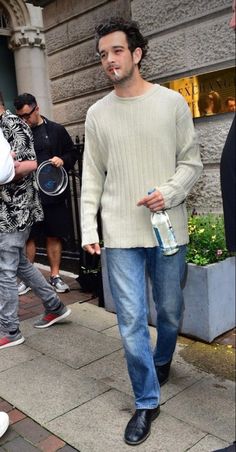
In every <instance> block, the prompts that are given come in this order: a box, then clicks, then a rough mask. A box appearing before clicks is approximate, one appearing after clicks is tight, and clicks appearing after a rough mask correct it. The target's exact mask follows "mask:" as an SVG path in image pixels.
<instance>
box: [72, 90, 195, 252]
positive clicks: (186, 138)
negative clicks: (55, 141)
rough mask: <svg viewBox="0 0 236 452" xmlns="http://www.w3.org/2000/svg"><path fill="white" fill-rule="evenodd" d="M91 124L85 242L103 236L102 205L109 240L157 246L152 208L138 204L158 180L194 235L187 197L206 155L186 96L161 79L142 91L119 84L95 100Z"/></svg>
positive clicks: (182, 226) (180, 226) (184, 238)
mask: <svg viewBox="0 0 236 452" xmlns="http://www.w3.org/2000/svg"><path fill="white" fill-rule="evenodd" d="M85 127H86V134H85V155H84V164H83V180H82V195H81V226H82V245H83V246H84V245H86V244H92V243H96V242H98V234H97V221H96V215H97V211H98V209H99V207H100V206H101V214H102V225H103V239H104V245H105V247H109V248H132V247H153V246H156V245H157V242H156V239H155V236H154V233H153V230H152V226H151V222H150V211H149V210H148V209H147V208H146V207H144V206H141V207H137V205H136V204H137V202H138V201H139V200H140V199H141V198H142V197H143V196H145V195H147V193H148V191H149V190H151V189H153V188H154V187H156V188H158V189H159V190H160V192H161V193H162V195H163V197H164V201H165V207H166V208H167V209H168V213H169V217H170V220H171V222H172V225H173V228H174V231H175V235H176V239H177V242H178V244H179V245H182V244H185V243H187V242H188V232H187V212H186V207H185V199H186V196H187V194H188V193H189V191H190V190H191V188H192V186H193V185H194V183H195V182H196V180H197V179H198V177H199V175H200V174H201V171H202V163H201V160H200V154H199V146H198V144H197V141H196V136H195V132H194V127H193V122H192V117H191V113H190V110H189V107H188V105H187V103H186V102H185V100H184V98H183V97H182V96H181V95H180V94H179V93H177V92H175V91H172V90H170V89H167V88H164V87H162V86H160V85H158V84H155V85H153V87H151V88H150V90H149V91H148V92H147V93H145V94H144V95H141V96H138V97H131V98H122V97H118V96H117V95H116V94H115V92H114V91H112V92H111V93H110V94H108V95H107V96H105V97H104V98H103V99H101V100H99V101H98V102H96V103H95V104H94V105H92V107H90V108H89V110H88V113H87V118H86V125H85Z"/></svg>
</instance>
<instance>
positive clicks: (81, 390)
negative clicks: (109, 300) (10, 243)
mask: <svg viewBox="0 0 236 452" xmlns="http://www.w3.org/2000/svg"><path fill="white" fill-rule="evenodd" d="M65 280H66V282H68V283H69V285H70V287H71V289H72V290H71V292H70V293H68V294H63V295H62V299H63V302H65V303H66V304H67V305H68V304H69V305H70V307H71V309H72V315H71V316H70V317H69V318H68V319H67V320H66V321H65V322H64V323H63V324H57V325H54V326H52V327H51V328H48V329H45V330H38V329H35V328H34V327H33V322H34V320H35V318H37V317H35V316H36V315H37V314H39V313H42V311H43V309H42V305H41V303H40V302H39V300H37V298H36V297H35V296H34V295H33V294H32V293H31V292H30V293H29V294H27V295H25V296H23V297H21V301H20V317H21V320H22V322H21V329H22V332H23V334H24V336H25V339H26V341H25V343H24V344H22V345H20V346H18V347H12V348H9V349H5V350H1V352H0V410H5V411H7V412H8V413H9V415H10V419H11V426H10V428H9V430H8V431H7V433H6V434H5V435H4V436H3V437H2V438H1V439H0V451H8V452H13V451H15V452H31V451H39V450H40V451H44V452H55V451H58V450H60V451H61V452H70V451H74V450H75V451H80V452H123V451H124V452H125V451H126V450H127V451H131V449H132V447H131V446H127V445H126V444H125V443H124V442H123V439H122V437H123V431H124V428H125V426H126V423H127V422H128V420H129V418H130V416H131V413H132V410H133V397H132V390H131V387H130V383H129V379H128V375H127V371H126V365H125V359H124V353H123V349H122V345H121V341H120V337H119V333H118V328H117V321H116V316H115V315H114V314H112V313H109V312H106V311H105V310H104V309H103V308H99V307H98V306H96V304H97V300H96V299H95V300H92V299H91V295H90V294H84V293H81V292H80V291H79V290H78V289H79V286H78V283H77V281H75V279H74V278H71V277H70V276H67V277H65ZM150 331H151V336H152V339H153V341H154V340H155V330H154V328H150ZM223 343H224V342H223ZM225 343H228V342H227V341H226V342H225ZM197 345H198V342H197V341H192V340H189V339H185V338H181V337H180V338H179V341H178V346H177V351H176V353H175V358H174V362H173V366H172V372H171V378H170V381H169V383H167V384H166V385H165V386H164V387H163V389H162V397H161V404H162V406H161V414H160V416H159V418H158V419H157V420H156V421H155V422H154V423H153V425H152V434H151V436H150V437H149V438H148V439H147V441H145V442H144V443H143V444H141V445H140V446H136V448H135V450H137V451H140V452H159V451H160V452H185V451H191V452H212V451H213V450H215V449H219V448H221V447H226V446H227V445H228V444H229V443H231V442H233V440H234V439H235V438H234V435H235V431H234V430H235V417H234V401H235V397H234V383H233V381H231V380H230V379H228V377H227V378H222V377H219V376H217V374H216V373H215V374H214V373H211V372H212V367H211V365H209V368H208V369H207V366H206V363H205V365H204V366H203V367H202V368H204V370H201V368H200V367H201V366H199V365H197V360H192V363H191V362H190V361H191V360H190V359H189V357H188V355H189V354H190V355H191V356H193V355H194V354H195V353H196V350H197ZM204 347H206V348H207V350H208V351H209V350H210V351H211V349H210V347H212V353H213V351H214V350H215V349H216V346H211V345H209V346H208V345H206V344H204ZM219 347H220V350H221V351H222V350H223V352H221V353H224V355H222V354H221V355H220V356H221V357H222V356H225V359H226V360H228V362H229V365H232V363H233V361H232V357H233V350H232V349H231V345H229V344H228V345H221V346H219ZM188 352H189V353H188ZM217 353H218V352H217V351H216V355H215V359H216V360H217V359H218V354H217ZM202 359H203V358H202ZM198 361H199V357H198ZM198 363H199V362H198ZM209 369H210V372H209ZM229 378H232V374H231V373H230V376H229ZM132 450H133V449H132Z"/></svg>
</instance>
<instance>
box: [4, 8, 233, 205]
mask: <svg viewBox="0 0 236 452" xmlns="http://www.w3.org/2000/svg"><path fill="white" fill-rule="evenodd" d="M15 3H17V4H21V5H23V4H24V9H25V11H26V10H28V15H29V12H31V17H32V16H33V11H34V18H36V16H37V17H39V12H40V14H41V11H42V17H43V26H42V25H41V26H40V27H38V28H37V27H36V28H37V30H38V32H37V31H36V30H34V31H33V36H34V37H33V40H34V39H35V38H36V36H38V41H37V43H38V44H36V41H34V42H35V44H34V45H33V46H32V45H31V50H32V49H34V48H36V47H37V46H38V47H37V48H41V51H42V47H43V46H44V44H43V42H44V38H45V42H46V53H47V64H48V74H49V79H50V93H49V94H48V89H47V83H46V82H45V86H43V87H42V85H41V83H40V86H39V85H38V84H37V73H36V72H34V76H35V82H36V84H35V86H33V85H29V86H30V89H29V88H27V89H25V85H24V84H23V85H22V84H21V83H18V91H21V92H22V90H23V91H30V90H31V91H33V92H35V93H36V94H37V97H38V96H39V95H40V96H41V99H42V97H43V96H44V103H45V109H46V110H49V109H50V105H51V100H50V96H51V99H52V109H53V117H54V119H55V120H56V121H58V122H60V123H62V124H64V125H65V126H66V128H67V130H68V131H69V133H70V134H71V135H72V136H73V137H75V136H76V135H78V134H79V135H80V136H81V135H82V134H83V131H84V120H85V115H86V111H87V109H88V107H89V106H90V105H91V104H92V103H94V102H95V101H96V100H97V99H99V98H100V97H102V96H104V95H105V94H106V93H108V92H109V90H110V89H111V87H110V84H109V82H108V80H107V79H106V77H105V76H104V74H103V71H102V69H101V67H100V64H99V60H98V58H97V57H96V54H95V48H94V47H95V46H94V27H95V25H96V24H97V23H99V22H100V21H102V20H103V19H104V18H106V17H109V16H115V15H119V16H125V17H131V18H132V19H134V20H137V21H138V22H139V24H140V27H141V30H142V32H143V33H144V35H145V36H147V37H148V39H149V55H148V56H147V59H146V60H145V62H144V65H143V75H144V76H145V78H147V79H148V80H150V81H153V82H157V83H164V82H167V81H171V80H174V79H178V78H183V77H190V76H193V75H198V74H202V73H206V72H211V71H217V70H221V69H226V68H229V67H232V66H234V54H235V46H234V33H233V31H232V30H230V28H229V20H230V16H231V14H232V9H231V8H232V2H231V0H208V1H206V0H188V1H186V0H169V1H168V2H166V1H165V0H145V2H144V1H143V0H14V2H13V1H11V0H10V2H9V1H8V2H7V1H6V0H0V7H1V5H4V7H5V8H6V4H8V5H9V4H11V6H12V9H14V8H13V4H15ZM33 5H34V6H33ZM40 7H42V10H41V8H40ZM7 9H8V11H9V7H8V8H7ZM36 11H37V14H36ZM13 14H14V13H13V12H12V15H13ZM25 22H26V21H25ZM16 28H17V29H16V30H15V32H14V33H15V36H16V37H17V38H18V37H19V38H20V39H18V41H17V43H18V44H17V46H18V47H17V49H18V50H19V49H21V46H22V45H24V44H23V42H24V39H23V37H22V21H21V23H20V22H19V24H18V25H17V27H16ZM25 33H26V34H27V33H28V34H29V40H30V36H31V35H30V31H29V32H25ZM37 33H38V34H37ZM23 35H24V34H23ZM10 41H12V38H11V39H10ZM15 45H16V44H15ZM13 50H14V47H13ZM28 50H29V49H28ZM14 52H15V50H14ZM15 53H17V52H15ZM22 55H23V52H22ZM41 55H42V54H41ZM32 59H34V63H33V66H34V64H35V65H36V66H41V64H42V68H41V69H42V72H43V73H44V76H45V78H47V67H46V65H45V62H44V61H43V62H42V60H38V56H36V53H35V54H34V55H32ZM20 60H21V58H20V57H19V53H18V56H16V57H15V62H16V63H15V64H16V73H17V74H18V71H19V73H20V74H22V73H23V71H25V67H22V68H21V67H20V63H19V61H20ZM17 66H18V67H17ZM39 72H40V71H39ZM17 76H18V75H17ZM20 78H21V76H20ZM23 86H24V89H23ZM31 86H32V88H31ZM45 98H47V100H46V99H45ZM47 103H48V106H47ZM232 116H233V114H231V113H227V114H220V115H215V116H211V117H204V118H203V117H202V118H197V119H195V126H196V129H197V131H198V133H199V136H200V142H201V150H202V159H203V162H204V174H203V176H202V177H201V179H200V180H199V182H198V184H197V185H196V187H195V189H194V192H193V193H192V194H191V196H190V197H189V205H190V206H191V207H195V209H196V210H197V212H199V213H200V212H209V211H213V212H220V211H221V210H222V203H221V194H220V184H219V161H220V155H221V152H222V148H223V144H224V142H225V139H226V136H227V132H228V130H229V127H230V125H231V122H232Z"/></svg>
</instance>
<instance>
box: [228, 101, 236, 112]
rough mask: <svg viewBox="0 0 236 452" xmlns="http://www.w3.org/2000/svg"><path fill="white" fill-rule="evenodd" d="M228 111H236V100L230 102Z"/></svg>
mask: <svg viewBox="0 0 236 452" xmlns="http://www.w3.org/2000/svg"><path fill="white" fill-rule="evenodd" d="M227 111H236V107H235V100H228V102H227Z"/></svg>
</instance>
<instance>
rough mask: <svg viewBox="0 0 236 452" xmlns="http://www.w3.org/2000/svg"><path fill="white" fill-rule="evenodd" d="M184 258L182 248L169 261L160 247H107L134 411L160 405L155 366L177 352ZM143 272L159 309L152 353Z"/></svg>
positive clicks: (169, 257) (111, 281) (109, 272)
mask: <svg viewBox="0 0 236 452" xmlns="http://www.w3.org/2000/svg"><path fill="white" fill-rule="evenodd" d="M185 254H186V246H181V247H180V250H179V252H178V253H177V254H175V255H172V256H164V255H163V254H162V251H161V250H160V248H159V247H154V248H129V249H127V248H124V249H117V248H106V256H107V266H108V276H109V282H110V287H111V292H112V296H113V298H114V302H115V305H116V312H117V317H118V324H119V329H120V334H121V337H122V341H123V345H124V349H125V354H126V360H127V367H128V372H129V376H130V379H131V383H132V386H133V391H134V394H135V405H136V408H137V409H150V408H155V407H156V406H157V405H158V404H159V402H160V386H159V383H158V380H157V376H156V371H155V365H163V364H166V363H167V362H168V361H170V360H171V359H172V355H173V353H174V350H175V346H176V341H177V335H178V330H179V323H180V319H181V315H182V309H183V294H182V289H181V281H182V279H183V277H184V272H185ZM146 272H148V274H149V276H150V278H151V282H152V288H153V298H154V301H155V306H156V310H157V332H158V338H157V343H156V347H155V349H154V351H153V350H152V346H151V340H150V334H149V328H148V321H147V316H148V307H147V300H146V294H147V287H146Z"/></svg>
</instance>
